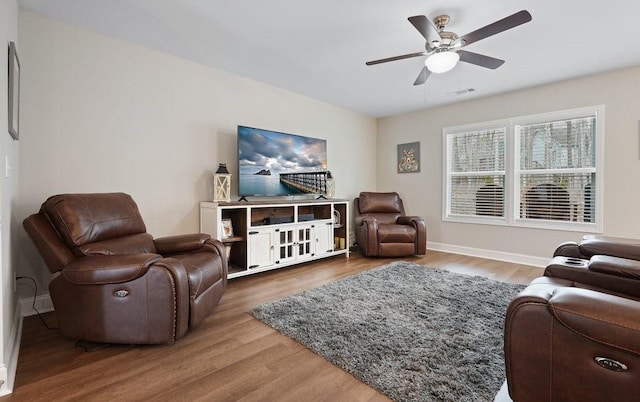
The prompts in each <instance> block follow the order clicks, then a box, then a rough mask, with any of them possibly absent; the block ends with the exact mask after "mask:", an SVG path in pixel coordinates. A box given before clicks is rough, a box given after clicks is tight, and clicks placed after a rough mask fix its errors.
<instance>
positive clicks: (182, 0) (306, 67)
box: [18, 0, 640, 117]
mask: <svg viewBox="0 0 640 402" xmlns="http://www.w3.org/2000/svg"><path fill="white" fill-rule="evenodd" d="M18 2H19V4H20V6H21V7H22V8H24V9H28V10H32V11H35V12H37V13H40V14H44V15H46V16H49V17H52V18H54V19H59V20H62V21H66V22H68V23H71V24H74V25H79V26H82V27H85V28H88V29H90V30H92V31H96V32H99V33H102V34H104V35H107V36H111V37H115V38H120V39H123V40H126V41H130V42H134V43H137V44H140V45H142V46H145V47H148V48H151V49H155V50H158V51H162V52H165V53H170V54H173V55H176V56H179V57H182V58H185V59H190V60H194V61H196V62H199V63H202V64H206V65H210V66H213V67H216V68H219V69H222V70H226V71H228V72H231V73H234V74H237V75H240V76H244V77H248V78H251V79H253V80H256V81H260V82H264V83H268V84H271V85H273V86H276V87H279V88H283V89H286V90H290V91H293V92H296V93H299V94H303V95H306V96H309V97H312V98H316V99H320V100H322V101H325V102H327V103H331V104H334V105H338V106H341V107H345V108H348V109H352V110H355V111H358V112H361V113H364V114H366V115H370V116H374V117H383V116H390V115H396V114H400V113H404V112H409V111H414V110H419V109H425V108H430V107H434V106H438V105H445V104H449V103H453V102H459V101H463V100H468V99H473V98H479V97H483V96H488V95H493V94H497V93H502V92H506V91H512V90H516V89H521V88H526V87H531V86H536V85H541V84H545V83H550V82H555V81H560V80H565V79H568V78H573V77H578V76H583V75H588V74H593V73H598V72H603V71H608V70H614V69H619V68H625V67H631V66H637V65H640V28H639V22H640V1H638V0H608V1H604V0H560V1H551V0H537V1H525V0H492V1H478V0H437V1H424V0H421V1H417V0H402V1H389V0H315V1H311V0H306V1H305V0H55V1H52V0H18ZM522 9H526V10H528V11H529V12H530V13H531V15H532V17H533V20H532V21H531V22H529V23H526V24H524V25H521V26H518V27H516V28H513V29H511V30H508V31H505V32H502V33H500V34H497V35H495V36H492V37H489V38H485V39H483V40H481V41H478V42H476V43H473V44H470V45H469V46H467V47H465V50H469V51H472V52H476V53H482V54H486V55H488V56H492V57H496V58H500V59H504V60H506V63H505V64H504V65H503V66H502V67H500V68H498V69H497V70H489V69H485V68H482V67H478V66H475V65H471V64H467V63H459V64H458V65H457V66H456V67H455V68H454V69H453V70H452V71H450V72H448V73H445V74H432V75H431V77H429V79H428V81H427V83H426V85H423V86H415V87H414V86H413V85H412V84H413V81H414V80H415V78H416V77H417V75H418V73H419V72H420V70H421V68H422V66H423V65H424V64H423V61H424V57H417V58H412V59H405V60H399V61H395V62H391V63H386V64H380V65H376V66H365V61H369V60H375V59H381V58H385V57H391V56H397V55H401V54H406V53H413V52H420V51H423V50H424V39H423V37H422V36H421V35H420V34H419V33H418V31H416V29H415V28H414V27H413V26H412V25H411V24H410V23H409V22H408V21H407V18H408V17H410V16H413V15H426V16H427V17H430V18H434V17H435V16H437V15H439V14H449V15H450V16H451V22H450V23H449V25H448V27H447V30H450V31H453V32H455V33H457V34H458V35H459V36H462V35H464V34H466V33H469V32H471V31H474V30H476V29H478V28H480V27H482V26H485V25H487V24H489V23H492V22H494V21H496V20H499V19H501V18H504V17H506V16H508V15H511V14H513V13H515V12H517V11H520V10H522ZM637 84H638V83H635V85H637ZM466 88H474V89H475V91H474V92H472V93H469V94H466V95H453V94H451V93H452V92H455V91H459V90H464V89H466ZM594 91H597V88H594Z"/></svg>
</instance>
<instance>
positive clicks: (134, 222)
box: [40, 193, 147, 247]
mask: <svg viewBox="0 0 640 402" xmlns="http://www.w3.org/2000/svg"><path fill="white" fill-rule="evenodd" d="M40 212H42V213H44V214H46V215H47V216H48V217H49V219H50V220H51V222H52V223H53V225H54V226H55V228H56V230H57V231H58V233H60V235H61V236H62V238H64V240H65V241H66V242H67V244H69V245H70V246H76V247H78V246H82V245H84V244H87V243H92V242H96V241H102V240H108V239H113V238H116V237H121V236H126V235H131V234H136V233H145V232H146V231H147V229H146V227H145V225H144V221H143V220H142V216H141V215H140V211H139V210H138V206H137V205H136V203H135V202H134V201H133V198H131V196H130V195H128V194H124V193H96V194H59V195H54V196H52V197H49V198H48V199H47V200H46V201H45V202H44V203H43V204H42V207H41V208H40Z"/></svg>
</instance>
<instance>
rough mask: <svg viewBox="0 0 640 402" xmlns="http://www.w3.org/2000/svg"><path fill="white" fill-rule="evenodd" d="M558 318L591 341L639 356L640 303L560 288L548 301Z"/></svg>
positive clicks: (596, 293)
mask: <svg viewBox="0 0 640 402" xmlns="http://www.w3.org/2000/svg"><path fill="white" fill-rule="evenodd" d="M549 308H550V310H551V312H552V313H553V315H554V316H555V318H556V319H557V320H558V321H559V322H561V323H562V324H563V325H564V326H565V327H567V328H569V329H570V330H572V331H573V332H575V333H577V334H579V335H581V336H584V337H586V338H588V339H591V340H592V341H595V342H598V343H601V344H604V345H608V346H613V347H616V348H619V349H622V350H626V351H631V352H633V353H640V326H639V324H640V319H639V318H638V313H639V312H640V302H638V301H635V300H631V299H625V298H622V297H618V296H613V295H609V294H606V293H599V292H594V291H592V290H587V289H579V288H569V287H567V288H557V289H555V290H554V292H553V295H552V296H551V298H550V299H549Z"/></svg>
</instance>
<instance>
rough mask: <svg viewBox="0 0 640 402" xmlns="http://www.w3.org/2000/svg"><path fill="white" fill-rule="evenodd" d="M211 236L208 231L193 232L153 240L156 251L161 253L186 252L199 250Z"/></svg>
mask: <svg viewBox="0 0 640 402" xmlns="http://www.w3.org/2000/svg"><path fill="white" fill-rule="evenodd" d="M209 239H211V236H210V235H208V234H206V233H192V234H185V235H178V236H167V237H160V238H157V239H154V240H153V243H154V244H155V246H156V251H157V252H158V254H161V255H170V254H177V253H184V252H187V251H193V250H198V249H200V248H202V246H204V244H205V243H206V242H207V240H209Z"/></svg>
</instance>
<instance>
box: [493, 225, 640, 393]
mask: <svg viewBox="0 0 640 402" xmlns="http://www.w3.org/2000/svg"><path fill="white" fill-rule="evenodd" d="M634 243H635V242H633V241H619V240H613V239H609V238H597V237H588V238H585V240H583V241H582V242H580V243H564V244H562V245H560V247H558V249H556V252H555V253H554V258H553V260H552V261H551V263H550V264H549V265H548V266H547V269H546V270H545V276H543V277H540V278H537V279H535V280H534V281H533V282H532V283H531V284H530V285H529V286H528V287H527V288H526V289H525V290H524V291H522V292H521V293H520V294H519V295H518V296H517V297H516V298H515V299H514V300H513V301H512V302H511V304H510V305H509V308H508V310H507V314H506V321H505V345H504V348H505V349H504V351H505V363H506V372H507V383H508V389H509V395H510V396H511V398H512V399H513V400H514V401H516V402H520V401H525V402H526V401H610V400H615V401H636V400H638V395H640V381H639V380H638V379H639V378H640V261H637V260H634V259H629V258H621V257H618V256H615V255H614V254H616V255H624V256H625V257H634V256H639V255H640V254H636V253H635V251H634V250H640V247H639V248H636V247H635V246H634ZM636 246H637V244H636ZM596 252H597V253H606V254H608V255H604V254H594V253H596Z"/></svg>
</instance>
